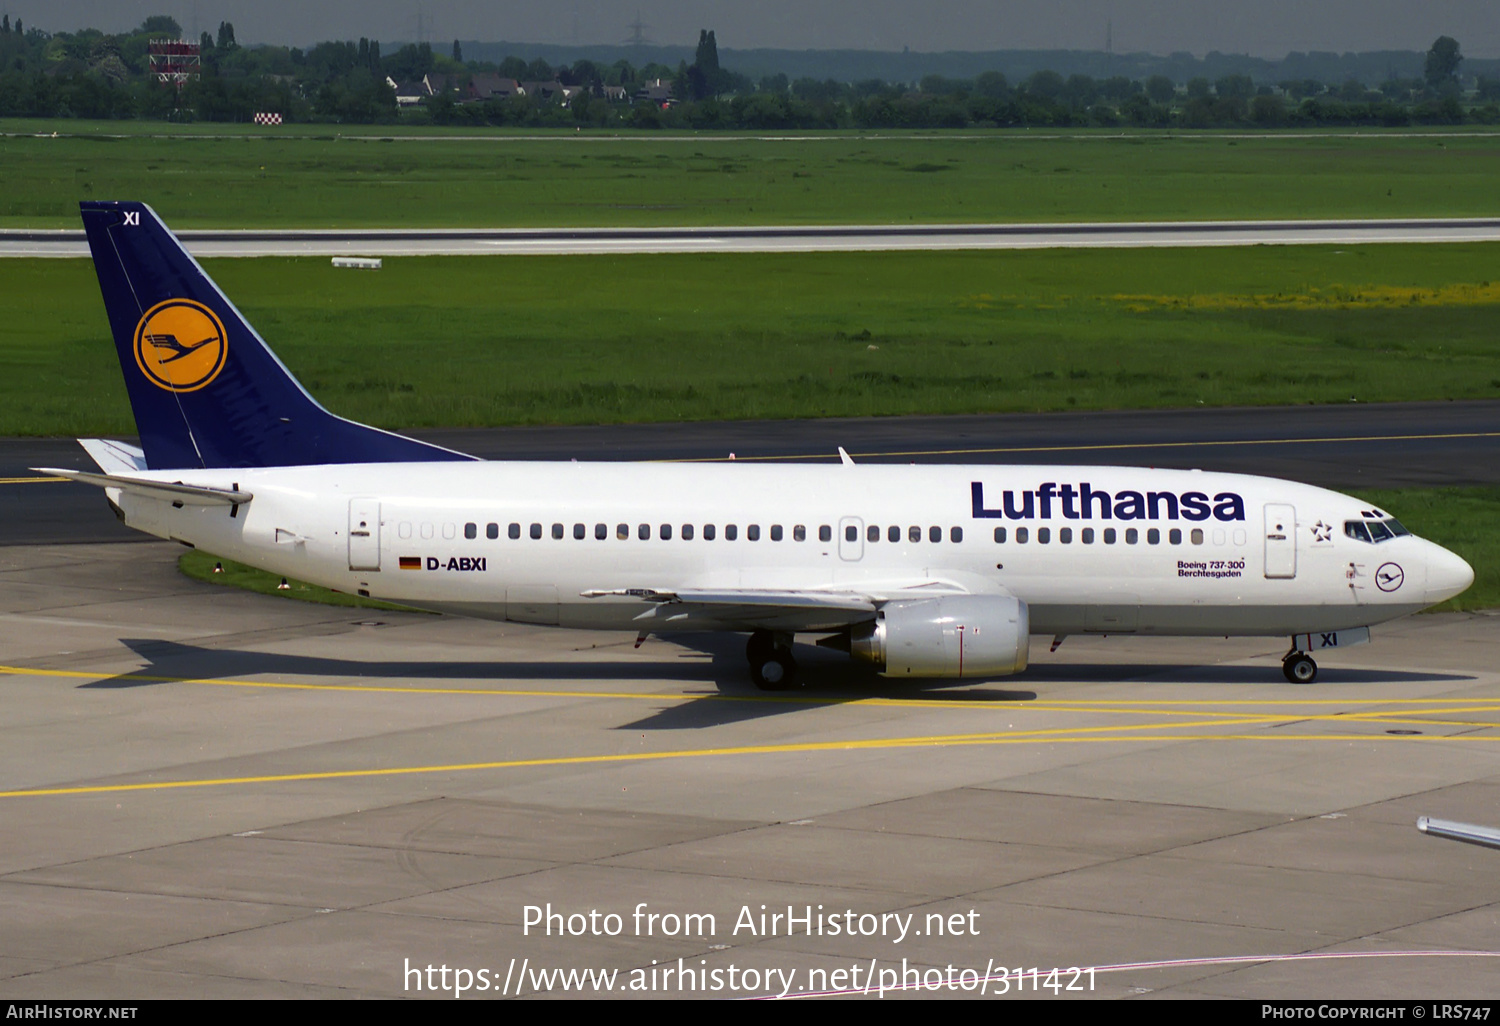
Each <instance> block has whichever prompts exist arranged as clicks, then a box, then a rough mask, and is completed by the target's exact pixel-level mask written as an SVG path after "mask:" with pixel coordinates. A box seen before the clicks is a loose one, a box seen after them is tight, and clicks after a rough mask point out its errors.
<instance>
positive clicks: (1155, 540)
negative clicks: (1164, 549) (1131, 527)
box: [1146, 527, 1161, 545]
mask: <svg viewBox="0 0 1500 1026" xmlns="http://www.w3.org/2000/svg"><path fill="white" fill-rule="evenodd" d="M1146 544H1148V545H1160V544H1161V532H1160V531H1158V530H1157V529H1156V528H1154V527H1153V528H1151V529H1150V530H1148V531H1147V532H1146Z"/></svg>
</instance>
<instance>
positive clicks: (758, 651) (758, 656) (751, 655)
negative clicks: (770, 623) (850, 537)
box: [745, 631, 776, 666]
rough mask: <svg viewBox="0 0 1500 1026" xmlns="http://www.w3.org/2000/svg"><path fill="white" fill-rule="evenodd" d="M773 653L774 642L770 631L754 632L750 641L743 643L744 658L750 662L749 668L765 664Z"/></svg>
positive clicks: (774, 649) (774, 648)
mask: <svg viewBox="0 0 1500 1026" xmlns="http://www.w3.org/2000/svg"><path fill="white" fill-rule="evenodd" d="M775 651H776V641H775V639H774V638H773V637H772V636H771V632H770V631H754V632H753V633H751V635H750V640H749V641H747V642H745V658H746V659H748V660H750V665H751V666H757V665H759V664H760V663H763V662H765V661H766V660H767V659H769V658H771V654H772V653H773V652H775Z"/></svg>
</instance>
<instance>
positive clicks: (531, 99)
mask: <svg viewBox="0 0 1500 1026" xmlns="http://www.w3.org/2000/svg"><path fill="white" fill-rule="evenodd" d="M180 36H181V28H180V26H179V25H178V23H177V22H176V21H174V20H173V19H171V18H169V17H165V16H158V17H153V18H148V19H146V21H145V22H143V23H142V24H141V26H140V27H139V28H137V29H135V30H133V31H132V32H128V33H123V34H119V35H108V34H105V33H102V32H99V31H97V30H93V29H85V30H82V31H79V32H74V33H67V32H60V33H55V34H49V33H46V32H41V31H39V30H37V29H35V28H27V27H25V26H23V25H22V23H21V21H20V19H17V20H16V21H15V22H14V23H12V22H11V20H10V18H9V17H8V16H6V17H4V18H3V19H0V116H8V117H47V118H57V117H77V118H96V119H120V118H146V119H174V118H175V119H196V120H206V121H241V122H245V121H250V120H251V119H252V117H253V116H254V115H255V114H256V113H258V112H273V113H277V114H280V115H282V117H283V119H284V120H287V121H303V122H335V123H361V124H371V123H398V122H399V123H406V124H411V123H434V124H457V125H472V126H480V125H494V126H500V125H514V126H527V127H585V126H586V127H597V128H632V127H633V128H647V129H649V128H685V129H749V130H761V129H778V130H779V129H799V128H800V129H827V128H863V129H871V128H988V127H1023V126H1024V127H1051V128H1073V127H1087V126H1098V127H1117V126H1139V127H1158V128H1168V127H1182V128H1221V127H1267V128H1271V127H1295V126H1304V125H1305V126H1331V125H1361V126H1363V125H1388V126H1399V125H1412V124H1447V125H1453V124H1463V123H1484V124H1500V78H1487V77H1485V76H1480V77H1479V78H1478V79H1477V81H1476V82H1475V83H1474V85H1475V87H1474V88H1473V89H1465V88H1463V86H1462V85H1461V82H1460V78H1459V69H1460V66H1461V64H1462V61H1463V56H1462V53H1461V51H1460V48H1459V44H1458V43H1457V42H1456V41H1455V40H1453V39H1451V38H1449V37H1446V36H1445V37H1442V38H1439V39H1438V40H1437V41H1436V42H1435V43H1434V44H1433V45H1432V47H1431V48H1430V49H1429V50H1428V53H1427V58H1426V62H1425V65H1424V69H1423V75H1422V77H1420V78H1396V77H1392V78H1387V79H1386V80H1385V81H1382V82H1380V83H1379V84H1378V85H1377V86H1375V87H1373V88H1372V87H1371V86H1369V85H1367V84H1365V83H1363V82H1360V81H1357V80H1355V79H1349V80H1347V81H1345V82H1343V83H1341V84H1328V83H1324V82H1321V81H1318V80H1315V79H1306V80H1288V81H1283V82H1278V83H1276V84H1275V85H1271V84H1268V83H1260V84H1257V83H1256V82H1255V81H1253V80H1252V79H1251V78H1250V77H1249V76H1247V75H1241V74H1231V75H1225V76H1222V77H1220V78H1217V79H1215V80H1212V81H1210V80H1209V79H1208V78H1206V77H1198V78H1193V79H1190V80H1188V81H1187V82H1184V83H1178V82H1175V81H1173V80H1172V79H1171V78H1168V77H1167V76H1165V75H1152V76H1149V77H1147V78H1145V79H1144V80H1141V79H1134V78H1129V77H1126V76H1113V77H1109V78H1094V77H1091V76H1088V75H1081V74H1073V75H1069V76H1067V77H1064V76H1063V75H1061V74H1059V73H1057V72H1054V71H1038V72H1035V73H1033V74H1030V75H1028V76H1026V77H1025V78H1024V79H1021V80H1020V81H1017V82H1014V83H1012V82H1010V81H1008V80H1007V78H1006V76H1005V75H1003V74H1001V73H1000V72H997V71H990V72H985V73H982V74H979V75H977V76H975V77H973V78H947V77H944V76H940V75H928V76H925V77H923V78H922V79H921V80H920V81H917V82H914V83H899V82H889V81H885V80H881V79H869V80H865V81H859V82H839V81H835V80H833V79H823V80H819V79H816V78H813V77H799V78H796V79H794V80H788V78H787V76H786V75H784V74H781V75H770V76H764V77H762V78H760V79H759V80H758V81H752V80H751V79H750V78H748V77H746V76H744V75H741V74H737V73H735V72H733V71H731V70H729V69H727V68H724V67H722V66H720V64H719V58H718V49H717V42H716V40H715V38H714V33H713V32H712V31H707V30H705V31H704V32H702V33H701V34H700V37H699V41H698V47H697V50H696V52H695V54H694V60H693V62H692V63H691V64H689V63H688V62H687V61H685V60H684V61H682V62H680V63H679V65H678V66H677V67H676V68H671V67H668V66H666V65H663V64H660V63H648V64H646V65H645V66H643V67H639V68H637V67H634V66H632V65H631V63H630V62H629V61H626V60H620V61H616V62H614V63H611V64H605V63H602V62H594V61H589V60H579V61H574V62H573V63H571V64H566V65H563V64H559V65H556V66H554V65H551V64H548V63H547V62H546V61H543V60H529V61H528V60H526V59H524V58H521V57H516V56H511V57H506V58H505V59H504V60H501V61H498V62H490V61H465V60H464V59H463V54H462V48H461V47H460V45H459V43H458V42H457V41H455V42H454V44H453V47H452V50H451V52H449V53H443V52H439V51H436V50H434V48H433V47H432V46H431V45H430V44H426V43H421V44H406V45H403V46H400V47H397V48H395V49H394V50H392V51H391V52H388V53H387V52H383V50H382V47H381V44H380V43H379V42H378V41H374V40H369V39H361V40H359V41H358V42H353V41H347V42H340V41H328V42H321V43H318V44H316V45H314V46H311V47H309V48H307V49H306V50H303V49H301V48H297V47H279V46H253V47H247V46H241V45H239V44H238V43H237V42H236V40H235V33H234V27H233V25H231V24H229V23H228V22H225V23H222V24H221V25H220V26H219V30H218V32H217V33H207V32H205V33H202V35H201V36H200V38H199V40H198V42H199V44H200V47H201V66H200V68H199V69H198V72H197V75H196V77H194V78H191V79H189V80H188V81H186V82H184V83H182V85H181V87H180V89H179V88H178V87H177V86H175V85H172V84H164V83H161V82H158V81H157V80H156V77H155V75H154V74H153V73H152V69H151V66H150V61H149V42H150V40H152V39H160V38H174V39H175V38H179V37H180ZM445 49H446V48H445ZM478 73H491V74H498V75H500V76H501V77H503V78H507V79H516V80H517V81H521V82H548V83H550V82H557V83H559V84H561V85H562V86H564V87H567V92H568V93H569V94H570V95H569V97H568V98H567V99H566V100H563V99H562V98H561V97H560V96H554V97H551V98H548V99H543V98H542V96H541V95H540V91H534V92H533V94H532V95H527V96H511V97H506V98H500V97H494V98H491V99H488V100H485V101H483V102H469V101H468V98H467V97H466V96H465V95H464V94H463V93H462V92H451V91H444V92H441V93H440V95H438V96H436V97H433V98H430V99H429V100H428V101H427V102H425V103H424V104H423V105H421V106H420V107H418V108H415V109H410V108H399V107H398V106H397V103H396V94H395V91H394V90H393V89H392V88H391V85H390V82H398V83H407V82H413V81H417V80H421V79H423V78H424V77H428V78H429V80H437V81H444V82H448V83H452V84H458V85H462V84H463V83H466V82H467V81H468V79H469V77H471V76H472V75H474V74H478ZM659 80H664V81H667V82H670V83H671V100H670V101H668V102H663V101H662V100H661V99H659V98H656V99H648V98H646V97H645V95H644V88H645V86H646V85H647V83H651V82H656V81H659Z"/></svg>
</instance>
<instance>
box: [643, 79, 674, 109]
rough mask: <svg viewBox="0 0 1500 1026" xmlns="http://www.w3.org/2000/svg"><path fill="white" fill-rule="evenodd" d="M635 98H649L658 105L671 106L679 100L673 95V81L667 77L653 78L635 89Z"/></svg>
mask: <svg viewBox="0 0 1500 1026" xmlns="http://www.w3.org/2000/svg"><path fill="white" fill-rule="evenodd" d="M635 98H636V99H637V100H649V101H650V102H652V103H654V104H656V105H657V106H658V107H670V106H671V105H672V104H674V103H676V102H677V97H675V96H673V95H672V81H671V79H666V78H653V79H651V80H650V81H648V82H647V83H646V84H645V85H644V86H642V87H641V88H640V89H637V90H636V91H635Z"/></svg>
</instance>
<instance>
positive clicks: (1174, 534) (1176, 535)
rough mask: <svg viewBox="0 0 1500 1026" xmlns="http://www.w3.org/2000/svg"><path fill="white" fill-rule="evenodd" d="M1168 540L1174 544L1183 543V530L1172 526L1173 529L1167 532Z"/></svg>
mask: <svg viewBox="0 0 1500 1026" xmlns="http://www.w3.org/2000/svg"><path fill="white" fill-rule="evenodd" d="M1167 541H1169V542H1171V543H1172V544H1173V545H1181V544H1182V531H1180V530H1179V529H1178V528H1175V527H1174V528H1172V530H1170V531H1168V532H1167Z"/></svg>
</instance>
